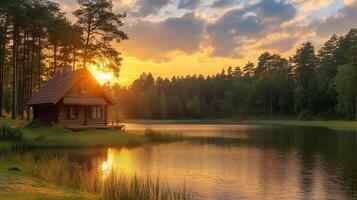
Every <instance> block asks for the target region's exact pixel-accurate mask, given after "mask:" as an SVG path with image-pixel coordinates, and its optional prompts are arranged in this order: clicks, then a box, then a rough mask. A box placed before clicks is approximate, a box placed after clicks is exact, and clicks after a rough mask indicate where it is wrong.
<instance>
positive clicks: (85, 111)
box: [84, 106, 88, 125]
mask: <svg viewBox="0 0 357 200" xmlns="http://www.w3.org/2000/svg"><path fill="white" fill-rule="evenodd" d="M87 115H88V114H87V106H84V125H87V117H88V116H87Z"/></svg>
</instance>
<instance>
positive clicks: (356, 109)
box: [355, 94, 357, 120]
mask: <svg viewBox="0 0 357 200" xmlns="http://www.w3.org/2000/svg"><path fill="white" fill-rule="evenodd" d="M355 120H357V94H356V100H355Z"/></svg>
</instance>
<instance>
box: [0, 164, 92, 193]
mask: <svg viewBox="0 0 357 200" xmlns="http://www.w3.org/2000/svg"><path fill="white" fill-rule="evenodd" d="M10 167H13V165H10V164H7V163H4V162H3V161H2V162H1V164H0V199H1V200H5V199H11V200H42V199H43V200H45V199H46V200H62V199H68V200H85V199H99V198H98V195H94V194H90V193H87V192H80V191H76V190H70V189H68V188H64V187H60V186H56V185H54V184H51V183H48V182H46V181H44V180H43V179H40V178H36V177H35V176H33V175H31V174H30V173H28V172H24V171H9V168H10Z"/></svg>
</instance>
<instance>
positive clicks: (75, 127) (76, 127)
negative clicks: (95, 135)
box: [67, 123, 125, 131]
mask: <svg viewBox="0 0 357 200" xmlns="http://www.w3.org/2000/svg"><path fill="white" fill-rule="evenodd" d="M67 128H69V129H71V130H87V129H118V130H124V131H125V125H124V124H118V123H109V124H107V125H106V126H105V125H71V126H67Z"/></svg>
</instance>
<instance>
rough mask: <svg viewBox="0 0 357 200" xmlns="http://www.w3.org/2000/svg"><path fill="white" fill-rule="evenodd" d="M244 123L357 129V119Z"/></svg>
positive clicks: (246, 122)
mask: <svg viewBox="0 0 357 200" xmlns="http://www.w3.org/2000/svg"><path fill="white" fill-rule="evenodd" d="M242 123H244V124H258V125H259V124H263V125H287V126H316V127H325V128H330V129H334V130H341V131H357V121H299V120H249V121H243V122H242Z"/></svg>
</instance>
